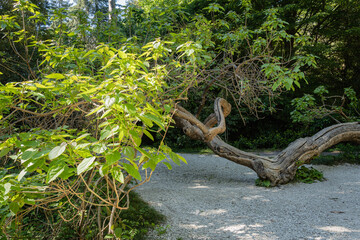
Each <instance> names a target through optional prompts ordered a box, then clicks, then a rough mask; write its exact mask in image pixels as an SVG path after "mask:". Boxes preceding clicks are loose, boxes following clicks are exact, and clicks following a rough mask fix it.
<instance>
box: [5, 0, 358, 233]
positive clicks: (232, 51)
mask: <svg viewBox="0 0 360 240" xmlns="http://www.w3.org/2000/svg"><path fill="white" fill-rule="evenodd" d="M0 2H1V3H2V4H1V7H0V30H1V31H0V56H1V59H0V78H1V83H2V85H1V86H0V92H1V94H0V102H1V105H0V132H1V136H0V138H1V139H0V140H1V143H0V157H1V172H0V212H1V216H2V218H1V219H0V225H1V228H2V232H3V235H2V236H4V237H6V238H19V239H26V238H29V239H31V238H34V236H35V237H36V238H37V239H41V238H42V239H48V237H49V236H51V238H52V239H65V238H70V239H71V238H72V237H73V236H75V235H76V237H77V238H80V239H93V238H98V239H103V238H104V237H107V238H112V237H116V238H124V239H126V238H132V237H134V234H130V233H129V231H127V230H128V229H127V227H126V223H124V222H123V221H122V216H123V215H122V212H123V211H125V210H126V209H128V208H129V204H130V201H129V193H130V191H132V190H133V189H134V188H135V187H136V186H138V185H141V184H143V183H145V182H147V181H149V179H150V177H151V174H152V172H153V171H154V170H155V168H156V166H157V164H160V163H163V164H165V165H166V166H167V167H168V168H169V169H171V168H172V166H171V163H175V164H180V162H181V161H183V162H186V161H185V159H183V158H182V157H181V156H179V155H177V154H176V153H174V152H173V151H172V150H171V148H169V147H168V146H167V145H169V146H171V147H178V148H179V147H186V146H191V147H194V144H193V143H190V144H191V145H187V143H186V142H187V140H186V138H185V137H184V136H182V135H180V134H175V133H176V131H177V130H175V129H173V126H171V118H172V114H173V109H174V106H175V104H178V102H179V101H182V100H185V101H182V104H183V105H185V106H186V107H187V108H189V109H191V110H192V111H194V112H196V113H197V117H199V118H205V117H207V116H208V114H209V113H210V112H212V111H213V110H212V102H213V100H214V98H215V97H224V98H227V99H228V100H229V102H230V103H231V104H232V105H233V106H234V107H235V111H233V112H234V113H233V114H232V115H231V116H230V117H228V120H227V125H228V129H230V130H229V131H228V133H227V136H225V137H226V138H227V139H228V140H230V141H232V142H233V143H234V145H235V146H237V147H246V148H259V147H261V148H266V147H277V148H278V147H283V146H285V145H287V144H288V143H289V142H291V141H293V140H295V139H296V138H298V137H302V136H304V135H308V134H309V132H311V131H315V130H318V129H319V128H322V127H324V126H326V125H329V124H331V123H334V122H341V121H359V112H360V111H359V108H360V102H359V97H358V95H357V93H358V92H359V91H360V88H359V86H360V82H359V74H360V66H359V62H360V61H359V60H360V59H359V56H360V54H357V53H358V52H359V49H360V46H359V44H360V42H359V41H357V40H356V39H358V38H360V31H359V29H358V25H359V23H360V4H359V2H358V1H343V0H333V1H322V2H318V1H312V0H301V1H292V0H289V1H275V0H268V1H242V2H241V3H240V2H239V1H232V0H217V1H204V0H192V1H191V0H188V1H186V0H172V1H164V0H157V1H147V0H143V1H140V0H139V1H130V2H129V3H128V4H127V5H126V6H124V7H120V6H117V7H116V6H115V4H114V1H102V0H95V1H86V0H78V1H76V2H75V4H73V5H70V4H69V3H67V2H65V1H58V2H57V1H54V2H53V1H44V0H38V1H33V2H30V1H28V0H16V1H14V2H12V1H10V0H5V1H0ZM108 2H109V3H110V5H108ZM305 76H306V78H305ZM300 87H301V88H300ZM259 119H260V120H259ZM262 119H264V120H262ZM290 119H292V120H290ZM317 119H320V120H317ZM291 121H293V122H294V123H292V122H291ZM315 121H316V123H314V122H315ZM310 123H312V124H311V125H310ZM245 125H246V128H245V127H243V126H245ZM299 126H300V127H301V128H302V130H300V131H299V130H296V129H297V128H298V127H299ZM255 132H256V133H255ZM256 135H257V136H256ZM239 136H240V137H239ZM35 212H36V213H37V214H38V215H40V216H42V217H40V218H41V219H43V220H44V219H46V221H47V225H46V226H48V227H46V228H44V229H39V228H38V226H36V223H35V222H34V219H38V218H37V217H36V214H34V213H35ZM65 223H66V224H67V226H68V227H69V228H73V229H75V232H74V233H73V235H72V236H71V235H66V236H65V235H64V234H63V233H62V232H61V231H60V230H59V229H61V226H62V224H65Z"/></svg>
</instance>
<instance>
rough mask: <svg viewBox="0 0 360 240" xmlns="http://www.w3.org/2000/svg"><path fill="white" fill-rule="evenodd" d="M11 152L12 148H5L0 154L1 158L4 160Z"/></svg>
mask: <svg viewBox="0 0 360 240" xmlns="http://www.w3.org/2000/svg"><path fill="white" fill-rule="evenodd" d="M9 152H10V148H7V147H6V148H3V149H2V150H1V152H0V158H2V157H3V156H5V155H6V154H8V153H9Z"/></svg>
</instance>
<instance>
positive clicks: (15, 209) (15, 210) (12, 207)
mask: <svg viewBox="0 0 360 240" xmlns="http://www.w3.org/2000/svg"><path fill="white" fill-rule="evenodd" d="M9 208H10V210H11V212H13V213H14V214H16V213H18V212H19V210H20V206H19V203H17V202H12V203H10V205H9Z"/></svg>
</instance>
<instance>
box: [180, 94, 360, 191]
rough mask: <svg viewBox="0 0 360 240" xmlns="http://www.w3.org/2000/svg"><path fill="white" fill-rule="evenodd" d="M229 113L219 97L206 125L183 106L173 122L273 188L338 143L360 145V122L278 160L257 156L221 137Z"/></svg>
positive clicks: (330, 130)
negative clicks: (345, 142) (244, 167)
mask: <svg viewBox="0 0 360 240" xmlns="http://www.w3.org/2000/svg"><path fill="white" fill-rule="evenodd" d="M230 111H231V105H230V104H229V103H228V102H227V101H226V100H225V99H222V98H217V99H216V100H215V104H214V112H215V113H213V114H211V115H210V116H209V117H208V118H207V119H206V120H205V121H204V123H202V122H201V121H199V120H198V119H197V118H196V117H194V116H193V115H192V114H191V113H190V112H188V111H187V110H186V109H184V108H183V107H181V106H177V108H176V110H175V113H174V120H175V122H176V125H177V126H178V127H180V128H182V129H183V131H184V133H185V134H186V135H187V136H189V137H190V138H192V139H196V140H201V141H204V142H206V143H207V145H208V146H209V148H210V149H211V150H212V151H213V152H214V153H216V154H217V155H219V156H221V157H224V158H226V159H229V160H230V161H233V162H235V163H238V164H241V165H244V166H247V167H249V168H251V169H253V170H254V171H255V172H256V173H257V174H258V176H259V177H260V178H261V179H268V180H270V181H271V184H272V185H278V184H285V183H287V182H289V181H291V180H292V179H293V178H294V176H295V173H296V170H297V168H298V167H299V166H300V165H302V164H305V163H309V162H310V161H311V159H312V158H313V157H314V156H318V155H319V154H320V153H321V152H323V151H324V150H326V149H328V148H330V147H331V146H333V145H335V144H337V143H339V142H344V141H353V142H358V143H360V123H359V122H352V123H341V124H336V125H333V126H330V127H327V128H325V129H323V130H321V131H320V132H318V133H317V134H315V135H314V136H312V137H307V138H300V139H297V140H296V141H294V142H293V143H291V144H290V145H289V146H288V147H287V148H286V149H284V150H283V151H282V152H280V153H279V154H278V155H277V156H276V157H275V158H267V157H263V156H258V155H256V154H252V153H247V152H244V151H241V150H239V149H237V148H235V147H233V146H231V145H229V144H227V143H225V142H224V141H223V140H222V139H221V138H220V137H219V136H218V134H220V133H223V132H224V131H225V130H226V123H225V117H226V116H228V115H229V114H230ZM216 124H217V126H216V127H214V125H216Z"/></svg>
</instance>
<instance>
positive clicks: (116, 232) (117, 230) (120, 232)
mask: <svg viewBox="0 0 360 240" xmlns="http://www.w3.org/2000/svg"><path fill="white" fill-rule="evenodd" d="M114 233H115V236H116V237H118V238H121V235H122V228H115V230H114Z"/></svg>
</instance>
